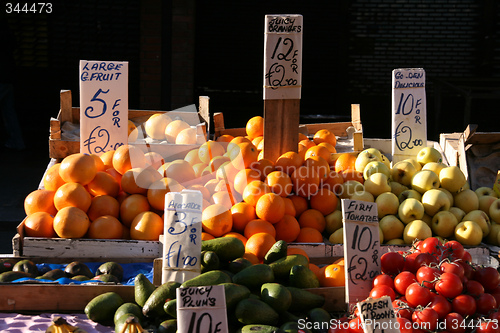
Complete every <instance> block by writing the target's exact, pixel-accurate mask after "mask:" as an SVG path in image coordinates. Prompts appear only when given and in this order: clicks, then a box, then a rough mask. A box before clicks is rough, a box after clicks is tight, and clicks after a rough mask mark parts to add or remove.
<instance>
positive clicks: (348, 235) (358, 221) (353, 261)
mask: <svg viewBox="0 0 500 333" xmlns="http://www.w3.org/2000/svg"><path fill="white" fill-rule="evenodd" d="M342 215H343V220H344V261H345V263H346V265H345V267H347V270H346V271H345V274H346V279H345V280H346V288H345V289H346V301H347V303H348V304H349V306H350V305H353V304H355V303H357V302H359V301H361V300H364V299H366V298H367V297H368V295H369V294H370V290H371V288H372V281H373V278H374V277H375V276H377V275H378V274H380V238H379V224H378V212H377V204H376V203H374V202H366V201H359V200H347V199H342Z"/></svg>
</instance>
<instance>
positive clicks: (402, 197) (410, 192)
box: [398, 189, 422, 203]
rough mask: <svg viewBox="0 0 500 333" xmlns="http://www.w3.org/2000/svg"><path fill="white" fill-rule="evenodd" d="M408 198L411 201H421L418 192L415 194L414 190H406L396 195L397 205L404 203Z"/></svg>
mask: <svg viewBox="0 0 500 333" xmlns="http://www.w3.org/2000/svg"><path fill="white" fill-rule="evenodd" d="M408 198H413V199H417V200H418V201H421V200H422V194H420V193H419V192H417V191H415V190H412V189H408V190H404V191H403V192H401V193H400V194H399V195H398V199H399V203H402V202H403V201H405V200H406V199H408Z"/></svg>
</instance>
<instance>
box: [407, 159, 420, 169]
mask: <svg viewBox="0 0 500 333" xmlns="http://www.w3.org/2000/svg"><path fill="white" fill-rule="evenodd" d="M403 161H408V162H410V163H411V164H413V166H414V167H415V170H417V171H420V170H422V164H420V163H418V162H417V159H416V158H406V159H404V160H403Z"/></svg>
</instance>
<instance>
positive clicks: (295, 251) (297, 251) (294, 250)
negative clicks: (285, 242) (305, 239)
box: [286, 247, 309, 261]
mask: <svg viewBox="0 0 500 333" xmlns="http://www.w3.org/2000/svg"><path fill="white" fill-rule="evenodd" d="M286 254H287V255H291V254H301V255H303V256H304V257H306V258H307V260H308V261H309V255H308V254H307V252H306V251H305V250H304V249H301V248H298V247H288V248H287V250H286Z"/></svg>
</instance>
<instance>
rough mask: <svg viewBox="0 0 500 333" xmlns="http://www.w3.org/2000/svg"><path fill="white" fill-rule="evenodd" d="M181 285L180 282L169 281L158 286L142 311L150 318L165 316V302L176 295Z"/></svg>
mask: <svg viewBox="0 0 500 333" xmlns="http://www.w3.org/2000/svg"><path fill="white" fill-rule="evenodd" d="M180 285H181V284H180V283H179V282H175V281H169V282H166V283H164V284H162V285H161V286H159V287H158V288H156V289H155V290H154V291H153V292H152V293H151V295H150V296H149V297H148V299H147V301H146V303H145V304H144V306H143V307H142V313H143V314H144V315H145V316H146V317H150V318H152V317H162V316H165V311H164V310H163V304H164V303H165V302H166V301H168V300H171V299H174V298H175V297H176V289H177V288H179V287H180Z"/></svg>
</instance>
